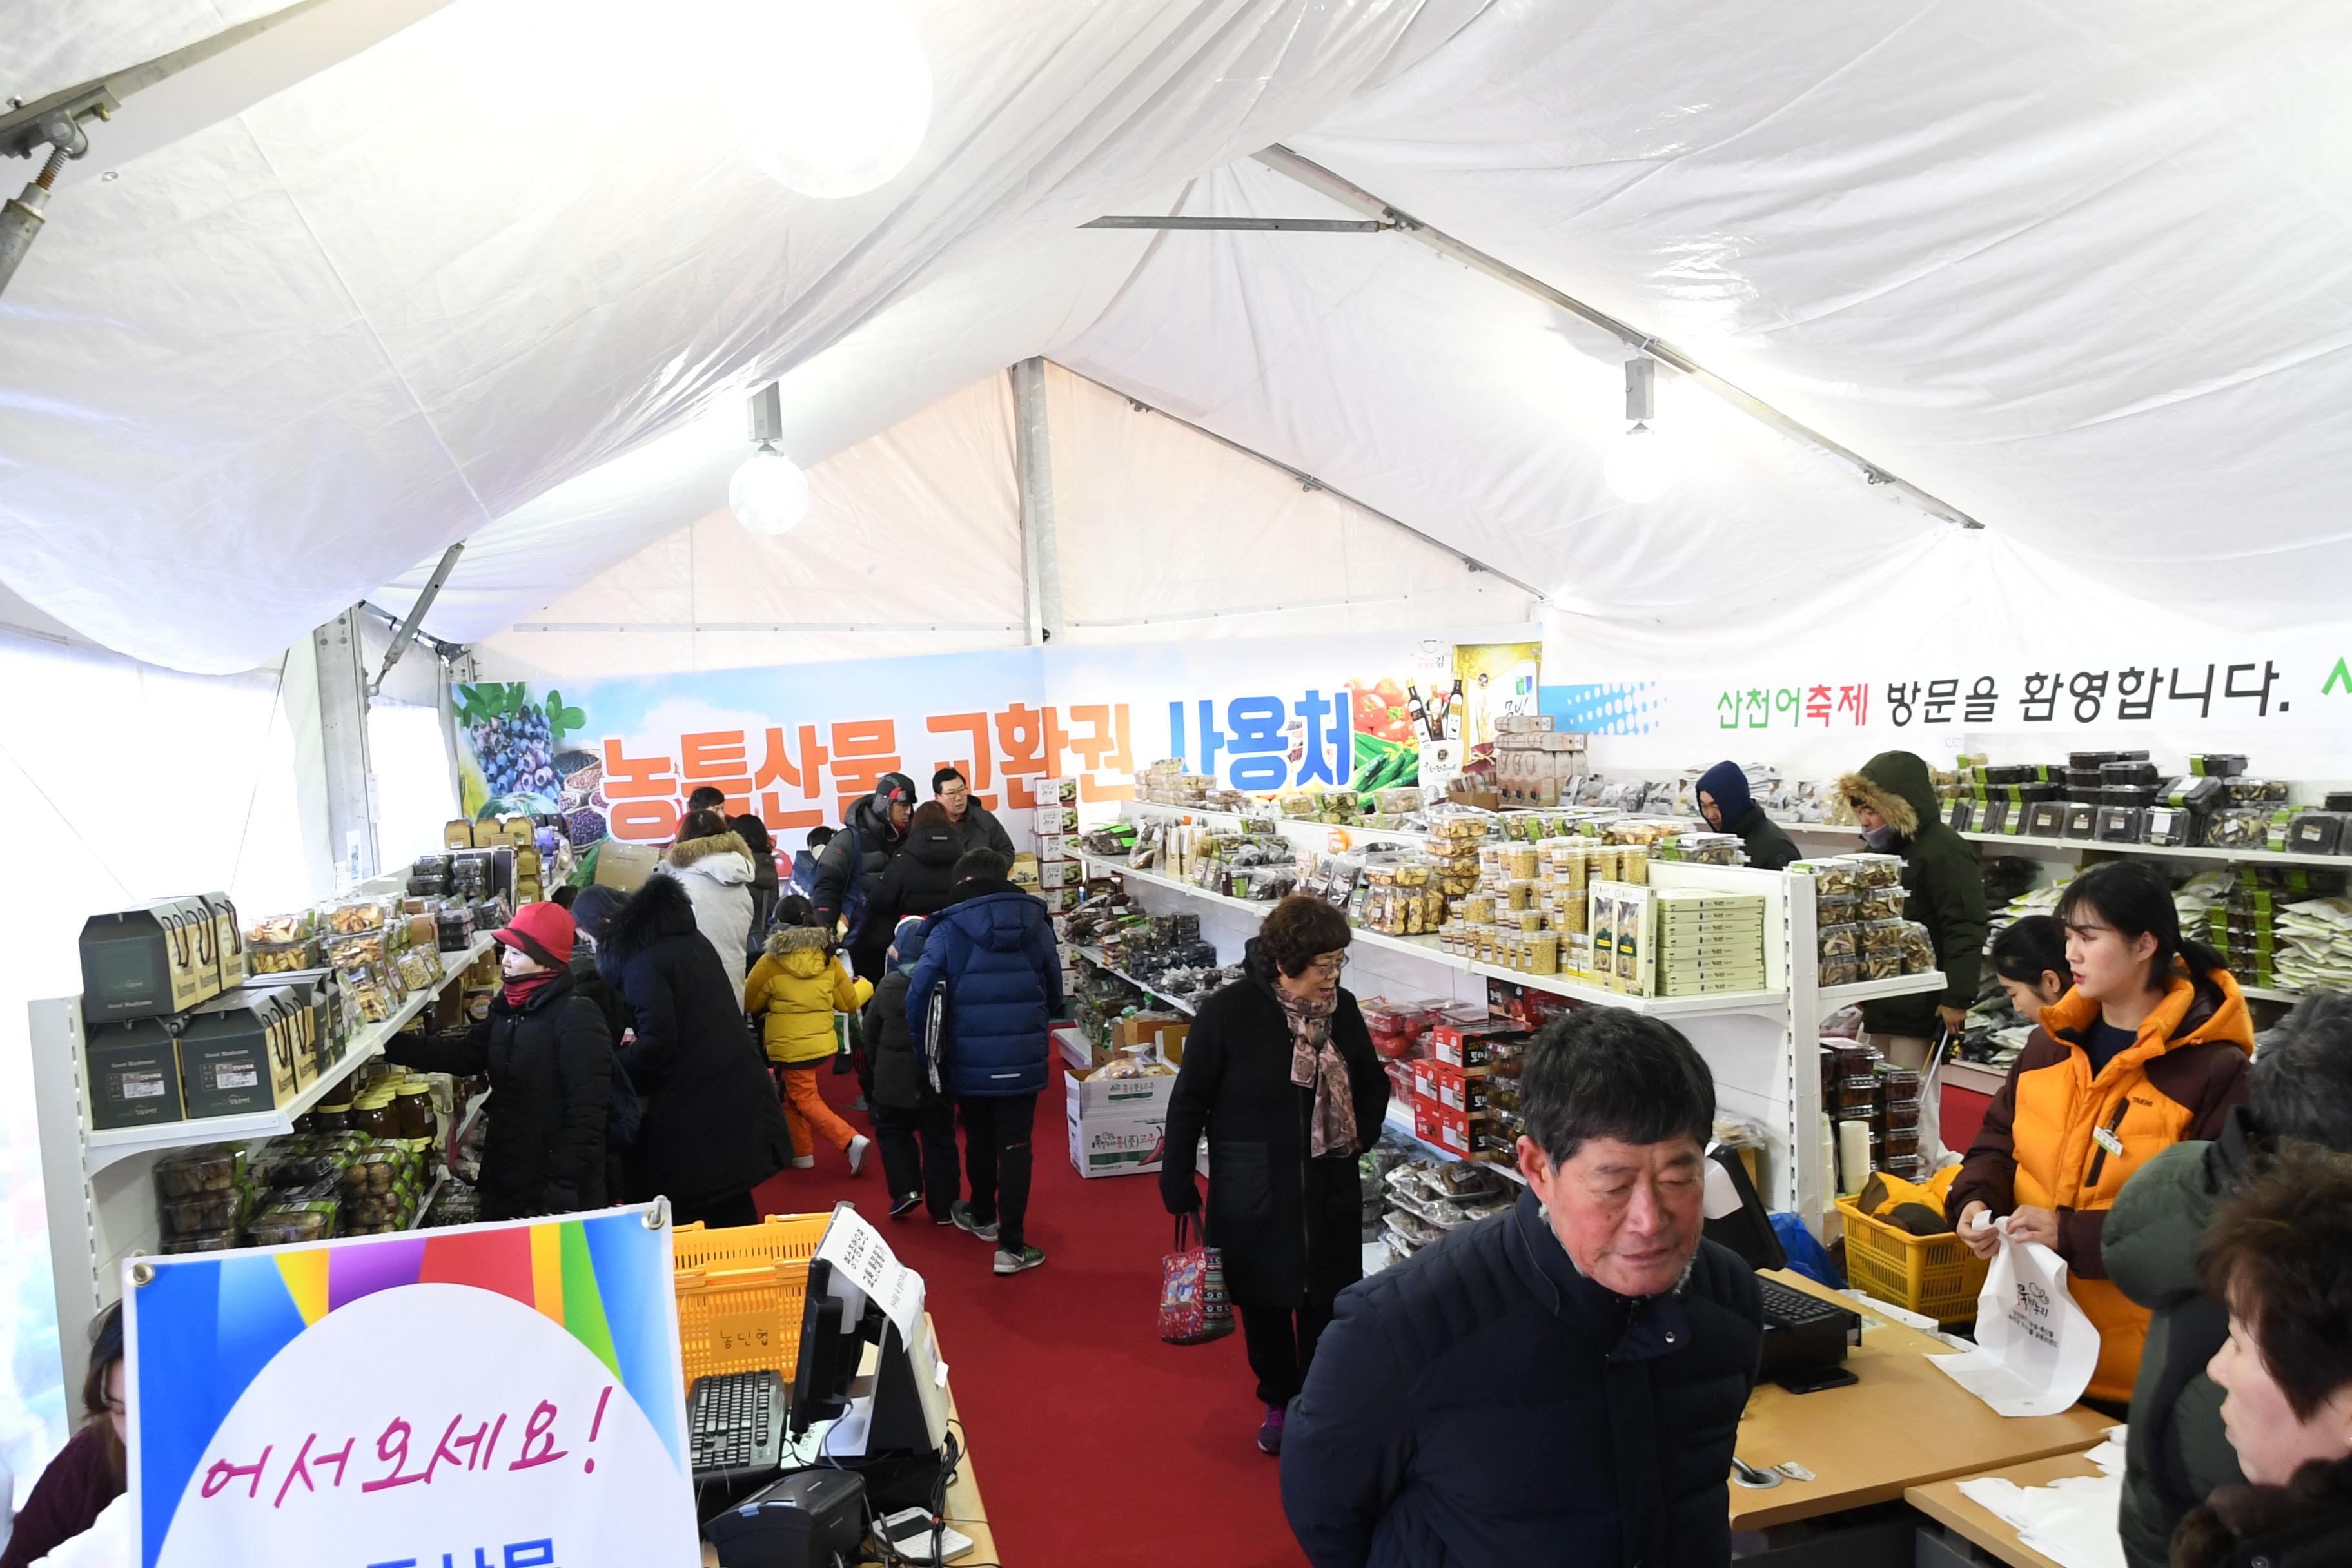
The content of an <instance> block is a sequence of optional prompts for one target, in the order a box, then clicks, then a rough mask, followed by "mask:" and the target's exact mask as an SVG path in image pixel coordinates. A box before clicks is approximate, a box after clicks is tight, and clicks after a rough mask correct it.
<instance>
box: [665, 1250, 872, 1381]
mask: <svg viewBox="0 0 2352 1568" xmlns="http://www.w3.org/2000/svg"><path fill="white" fill-rule="evenodd" d="M832 1218H833V1216H832V1215H829V1214H779V1215H769V1216H768V1217H767V1219H766V1220H765V1221H763V1222H762V1223H761V1224H759V1225H746V1226H730V1227H728V1228H725V1229H722V1230H709V1229H706V1228H705V1227H704V1226H701V1225H698V1224H697V1225H682V1226H678V1227H677V1234H676V1237H674V1243H673V1245H674V1247H675V1261H674V1266H673V1267H674V1272H673V1273H672V1275H671V1285H672V1288H673V1289H675V1290H676V1291H677V1339H678V1347H679V1349H680V1351H681V1352H683V1353H682V1356H681V1360H682V1361H683V1362H684V1364H685V1368H686V1385H687V1387H688V1389H691V1388H693V1386H694V1380H695V1379H696V1378H698V1377H709V1376H712V1375H714V1374H716V1373H722V1372H765V1371H769V1370H771V1369H772V1370H774V1371H776V1372H780V1373H783V1374H784V1377H785V1379H786V1380H787V1381H789V1380H790V1379H791V1377H792V1375H793V1367H794V1366H796V1365H797V1364H798V1363H799V1362H800V1353H801V1307H802V1304H803V1302H804V1301H805V1300H807V1297H808V1267H809V1259H810V1258H814V1257H815V1256H816V1248H817V1243H819V1242H820V1241H823V1240H824V1227H825V1226H826V1225H827V1224H828V1223H829V1222H830V1221H831V1220H832Z"/></svg>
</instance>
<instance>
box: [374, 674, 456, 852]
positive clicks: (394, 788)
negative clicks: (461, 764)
mask: <svg viewBox="0 0 2352 1568" xmlns="http://www.w3.org/2000/svg"><path fill="white" fill-rule="evenodd" d="M428 668H432V667H430V666H428ZM368 760H369V762H370V763H372V764H373V766H374V768H375V816H376V821H375V845H376V863H377V864H378V865H381V866H385V867H400V866H404V865H407V864H408V863H409V862H410V861H412V860H414V859H415V858H417V857H418V856H419V855H430V854H432V853H434V852H435V851H436V850H438V849H439V848H440V847H441V846H442V837H441V833H442V829H443V828H444V827H445V826H447V824H448V821H449V819H450V818H451V817H453V816H457V815H458V812H457V791H456V790H455V789H454V788H453V787H452V785H451V783H450V772H449V748H448V743H447V741H446V737H445V736H444V735H443V734H442V731H441V710H439V709H438V708H421V707H418V706H416V705H415V704H414V703H409V702H395V701H394V700H391V699H389V698H384V697H379V698H377V699H376V700H375V701H373V703H371V704H369V706H368Z"/></svg>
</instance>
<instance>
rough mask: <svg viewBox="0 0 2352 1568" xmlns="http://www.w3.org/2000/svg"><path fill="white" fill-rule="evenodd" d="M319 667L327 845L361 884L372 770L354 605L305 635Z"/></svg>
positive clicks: (367, 864) (367, 856) (372, 870)
mask: <svg viewBox="0 0 2352 1568" xmlns="http://www.w3.org/2000/svg"><path fill="white" fill-rule="evenodd" d="M310 649H311V652H312V653H313V655H315V656H316V658H317V659H318V662H319V742H320V751H321V752H322V753H323V757H324V761H325V763H326V773H327V842H328V843H329V844H331V845H332V846H333V847H334V852H335V863H336V864H337V865H339V866H344V867H348V868H351V869H352V871H353V872H354V873H355V876H354V878H353V880H360V879H365V878H369V877H373V876H374V875H375V874H376V873H377V872H378V871H379V870H381V869H383V868H382V867H381V866H379V865H378V864H377V850H376V839H375V809H374V805H375V803H374V800H373V795H374V794H375V778H374V768H373V764H372V763H370V761H369V759H368V726H367V713H368V678H367V647H366V645H365V644H364V643H363V642H362V641H361V637H360V612H359V606H358V605H353V606H352V608H350V609H348V610H345V611H344V612H343V613H342V614H341V615H340V616H336V617H335V618H334V619H333V620H331V621H329V622H328V623H327V624H326V625H325V626H320V628H319V629H318V630H317V631H315V632H312V633H311V634H310Z"/></svg>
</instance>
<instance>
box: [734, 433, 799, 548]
mask: <svg viewBox="0 0 2352 1568" xmlns="http://www.w3.org/2000/svg"><path fill="white" fill-rule="evenodd" d="M727 510H730V511H731V512H733V513H734V514H735V521H738V522H740V523H741V524H742V525H743V526H744V527H746V528H748V529H750V530H751V531H752V532H754V533H759V534H764V535H766V536H767V537H768V538H771V539H773V538H775V537H776V536H777V535H779V534H784V533H790V532H791V531H793V529H795V528H798V527H799V526H800V525H801V521H802V520H803V518H805V517H807V516H808V510H809V487H808V476H807V475H806V474H803V473H802V472H801V470H800V467H799V465H797V464H795V463H794V462H793V460H792V459H791V458H787V457H785V456H784V455H783V454H782V452H779V451H777V450H776V449H775V448H774V447H771V446H769V445H768V444H767V443H766V442H764V441H763V442H761V444H760V449H759V450H758V451H756V452H754V453H752V454H751V457H749V458H745V459H744V461H743V466H742V467H741V468H738V469H736V470H735V477H734V478H733V479H730V480H728V481H727Z"/></svg>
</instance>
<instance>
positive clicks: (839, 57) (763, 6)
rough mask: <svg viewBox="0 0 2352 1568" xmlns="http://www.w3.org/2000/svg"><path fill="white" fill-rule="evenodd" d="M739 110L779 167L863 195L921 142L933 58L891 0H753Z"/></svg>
mask: <svg viewBox="0 0 2352 1568" xmlns="http://www.w3.org/2000/svg"><path fill="white" fill-rule="evenodd" d="M740 15H741V16H742V22H741V25H740V27H739V29H738V34H737V36H735V37H733V38H732V39H731V40H730V62H731V67H732V68H731V71H730V75H731V78H732V79H731V81H730V89H729V91H728V107H729V118H730V120H731V121H733V123H734V127H735V134H736V135H737V136H738V137H739V138H740V140H741V141H742V143H743V146H744V148H745V150H746V151H748V152H749V153H751V157H752V160H753V161H754V162H756V163H758V164H759V165H760V167H761V168H762V169H764V170H766V171H767V173H768V175H769V177H770V178H772V179H773V180H774V181H775V182H776V183H777V184H781V185H782V186H784V187H785V188H786V189H787V190H793V191H798V192H799V193H800V194H801V195H804V196H821V197H827V198H839V197H842V196H855V195H864V194H865V193H866V192H867V191H870V190H873V189H875V188H876V187H877V186H879V185H883V184H887V183H888V182H889V181H890V180H891V179H892V178H894V177H895V176H896V175H897V174H898V172H899V171H900V170H901V169H904V168H905V167H906V166H907V164H908V161H909V160H911V159H912V158H913V157H914V155H915V153H916V151H917V150H918V149H919V148H920V147H921V146H922V144H923V132H925V131H926V130H928V129H929V126H930V122H931V67H930V62H929V60H928V59H926V58H924V56H923V46H922V41H921V40H920V39H919V38H917V37H915V33H914V29H913V28H911V27H909V26H907V24H906V22H905V20H904V19H903V18H901V17H900V16H898V12H897V11H896V10H895V9H893V8H892V7H891V6H890V5H888V4H887V3H886V0H744V4H743V5H741V6H740Z"/></svg>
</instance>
